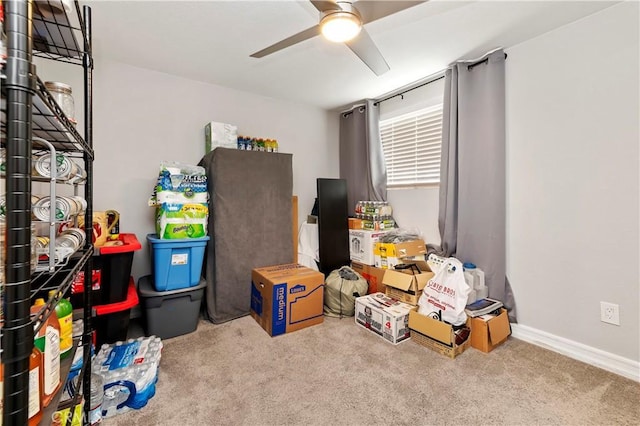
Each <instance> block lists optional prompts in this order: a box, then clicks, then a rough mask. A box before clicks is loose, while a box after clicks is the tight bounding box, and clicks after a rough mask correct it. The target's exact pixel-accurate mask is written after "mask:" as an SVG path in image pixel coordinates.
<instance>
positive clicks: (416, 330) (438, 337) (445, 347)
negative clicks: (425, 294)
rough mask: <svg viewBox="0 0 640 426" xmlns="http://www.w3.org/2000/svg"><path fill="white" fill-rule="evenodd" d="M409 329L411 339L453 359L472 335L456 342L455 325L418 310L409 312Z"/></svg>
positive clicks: (467, 344)
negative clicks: (460, 341)
mask: <svg viewBox="0 0 640 426" xmlns="http://www.w3.org/2000/svg"><path fill="white" fill-rule="evenodd" d="M469 325H470V322H469V320H467V327H468V326H469ZM409 329H410V330H411V340H413V341H414V342H416V343H417V344H419V345H421V346H424V347H426V348H429V349H431V350H433V351H436V352H438V353H440V354H442V355H444V356H447V357H449V358H451V359H453V358H455V357H457V356H458V355H460V354H461V353H463V352H464V351H465V350H466V349H467V348H468V347H469V345H470V341H471V337H467V339H466V340H465V341H464V342H462V343H460V344H456V334H455V332H454V330H453V326H451V325H450V324H447V323H446V322H442V321H438V320H436V319H433V318H430V317H428V316H426V315H422V314H419V313H418V312H417V311H411V312H409ZM471 335H473V333H471Z"/></svg>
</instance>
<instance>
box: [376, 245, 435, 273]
mask: <svg viewBox="0 0 640 426" xmlns="http://www.w3.org/2000/svg"><path fill="white" fill-rule="evenodd" d="M426 254H427V246H426V245H425V243H424V241H423V240H412V241H405V242H402V243H380V242H377V243H375V245H374V248H373V256H374V266H376V267H377V268H383V269H387V268H393V267H394V266H395V265H399V264H402V263H407V262H411V261H417V260H422V261H426V260H427V259H426Z"/></svg>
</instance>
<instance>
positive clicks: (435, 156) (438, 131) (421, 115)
mask: <svg viewBox="0 0 640 426" xmlns="http://www.w3.org/2000/svg"><path fill="white" fill-rule="evenodd" d="M380 139H381V140H382V151H383V152H384V157H385V160H386V163H387V186H388V187H390V188H392V187H403V186H404V187H406V186H419V185H429V184H438V183H439V182H440V147H441V144H442V104H439V105H436V106H432V107H429V108H424V109H420V110H418V111H414V112H411V113H408V114H403V115H399V116H396V117H393V118H390V119H387V120H381V121H380Z"/></svg>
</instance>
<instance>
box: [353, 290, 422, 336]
mask: <svg viewBox="0 0 640 426" xmlns="http://www.w3.org/2000/svg"><path fill="white" fill-rule="evenodd" d="M414 309H415V306H411V305H407V304H406V303H402V302H399V301H397V300H395V299H392V298H390V297H387V296H385V295H384V294H383V293H374V294H368V295H366V296H362V297H358V298H356V314H355V320H356V324H358V325H359V326H361V327H363V328H366V329H367V330H369V331H371V332H372V333H374V334H376V335H378V336H380V337H382V338H383V339H384V340H386V341H387V342H390V343H392V344H394V345H397V344H398V343H401V342H404V341H405V340H408V339H409V337H410V334H409V327H408V324H409V312H411V311H413V310H414Z"/></svg>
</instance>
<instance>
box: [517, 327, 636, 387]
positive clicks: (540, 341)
mask: <svg viewBox="0 0 640 426" xmlns="http://www.w3.org/2000/svg"><path fill="white" fill-rule="evenodd" d="M511 330H512V335H513V337H515V338H516V339H520V340H524V341H525V342H528V343H531V344H534V345H536V346H541V347H543V348H546V349H549V350H552V351H554V352H557V353H559V354H562V355H566V356H568V357H569V358H573V359H577V360H578V361H582V362H585V363H587V364H591V365H593V366H595V367H599V368H602V369H604V370H607V371H610V372H612V373H615V374H619V375H621V376H624V377H626V378H629V379H631V380H635V381H636V382H640V362H637V361H633V360H631V359H628V358H623V357H621V356H619V355H615V354H612V353H609V352H605V351H603V350H600V349H596V348H593V347H591V346H587V345H583V344H582V343H578V342H574V341H573V340H569V339H565V338H564V337H559V336H556V335H553V334H550V333H547V332H545V331H540V330H537V329H535V328H531V327H527V326H526V325H520V324H511Z"/></svg>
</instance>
